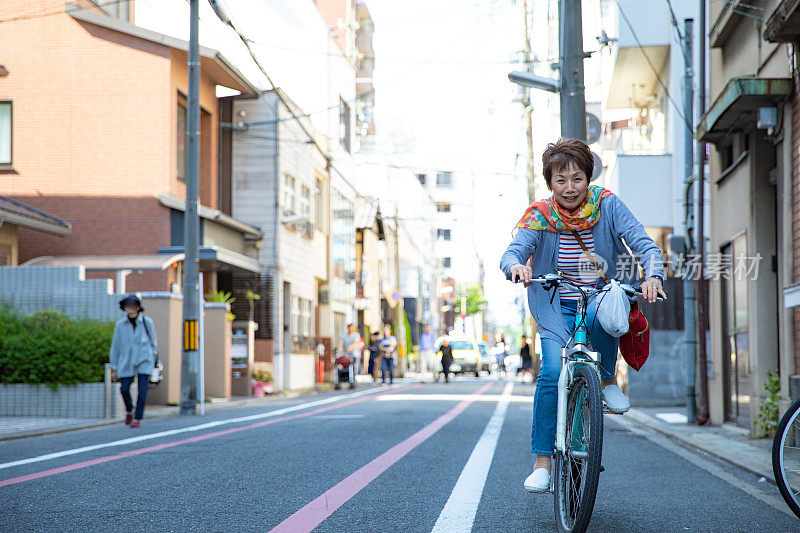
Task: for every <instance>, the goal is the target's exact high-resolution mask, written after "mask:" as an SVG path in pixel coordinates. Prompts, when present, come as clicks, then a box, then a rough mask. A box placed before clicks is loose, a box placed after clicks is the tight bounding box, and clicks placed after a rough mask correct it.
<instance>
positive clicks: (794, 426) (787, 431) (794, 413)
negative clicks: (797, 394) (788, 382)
mask: <svg viewBox="0 0 800 533" xmlns="http://www.w3.org/2000/svg"><path fill="white" fill-rule="evenodd" d="M772 471H773V472H774V474H775V483H776V484H777V485H778V489H780V491H781V496H783V499H784V500H786V504H787V505H788V506H789V508H790V509H791V510H792V511H793V512H794V514H796V515H797V516H798V517H800V400H797V401H796V402H794V403H793V404H792V406H791V407H790V408H789V410H788V411H786V414H784V415H783V418H781V421H780V423H779V424H778V429H777V430H776V431H775V439H774V440H773V441H772Z"/></svg>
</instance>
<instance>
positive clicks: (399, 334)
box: [394, 205, 408, 377]
mask: <svg viewBox="0 0 800 533" xmlns="http://www.w3.org/2000/svg"><path fill="white" fill-rule="evenodd" d="M394 269H395V271H394V275H395V279H396V280H397V284H396V287H397V292H398V293H400V300H399V301H398V302H397V307H396V308H395V312H394V332H395V337H396V338H397V350H398V352H401V351H402V355H403V356H402V357H400V358H399V363H400V365H399V367H398V369H397V371H398V372H397V376H398V377H403V376H405V375H406V365H407V362H408V353H406V351H407V350H408V346H406V345H405V339H406V328H405V324H404V323H403V316H402V315H401V314H400V313H402V312H404V309H405V308H404V306H403V293H402V292H400V216H399V211H398V209H397V205H395V206H394ZM401 346H402V347H403V349H402V350H400V347H401Z"/></svg>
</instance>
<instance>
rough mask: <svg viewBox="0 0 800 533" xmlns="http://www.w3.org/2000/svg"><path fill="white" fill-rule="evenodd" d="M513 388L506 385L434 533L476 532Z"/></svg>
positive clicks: (512, 385) (508, 384)
mask: <svg viewBox="0 0 800 533" xmlns="http://www.w3.org/2000/svg"><path fill="white" fill-rule="evenodd" d="M513 388H514V383H506V386H505V388H504V389H503V394H501V395H500V399H499V401H498V402H497V407H495V409H494V413H492V418H490V419H489V423H488V424H486V429H484V430H483V434H482V435H481V438H480V439H478V443H477V444H476V445H475V448H474V449H473V450H472V454H471V455H470V456H469V460H467V464H466V465H465V466H464V470H462V471H461V475H460V476H459V477H458V481H456V486H455V487H453V492H452V493H450V498H448V499H447V503H446V504H445V506H444V509H442V512H441V514H440V515H439V519H438V520H436V525H435V526H433V530H432V532H433V533H449V532H453V531H472V524H473V523H474V522H475V513H477V511H478V504H480V502H481V495H482V494H483V487H484V485H485V484H486V477H487V476H488V475H489V467H490V466H491V465H492V457H494V450H495V448H497V440H498V439H499V438H500V431H501V430H502V429H503V422H505V419H506V411H507V410H508V404H509V400H510V399H511V391H512V390H513Z"/></svg>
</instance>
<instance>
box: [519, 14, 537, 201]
mask: <svg viewBox="0 0 800 533" xmlns="http://www.w3.org/2000/svg"><path fill="white" fill-rule="evenodd" d="M521 4H522V23H523V26H524V28H523V36H524V42H523V44H522V61H523V63H524V64H525V70H526V71H527V72H529V73H533V63H532V62H531V41H530V38H529V36H528V2H527V0H522V2H521ZM522 91H523V93H522V94H523V96H522V106H523V108H524V113H525V131H526V134H527V138H528V162H527V174H526V175H527V178H528V203H529V204H532V203H533V202H535V201H536V190H535V189H534V178H535V177H536V176H534V173H533V168H534V167H533V161H534V155H533V119H532V118H531V115H532V114H533V106H531V91H530V89H529V88H528V87H522Z"/></svg>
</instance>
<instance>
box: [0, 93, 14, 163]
mask: <svg viewBox="0 0 800 533" xmlns="http://www.w3.org/2000/svg"><path fill="white" fill-rule="evenodd" d="M10 165H11V102H0V166H10Z"/></svg>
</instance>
